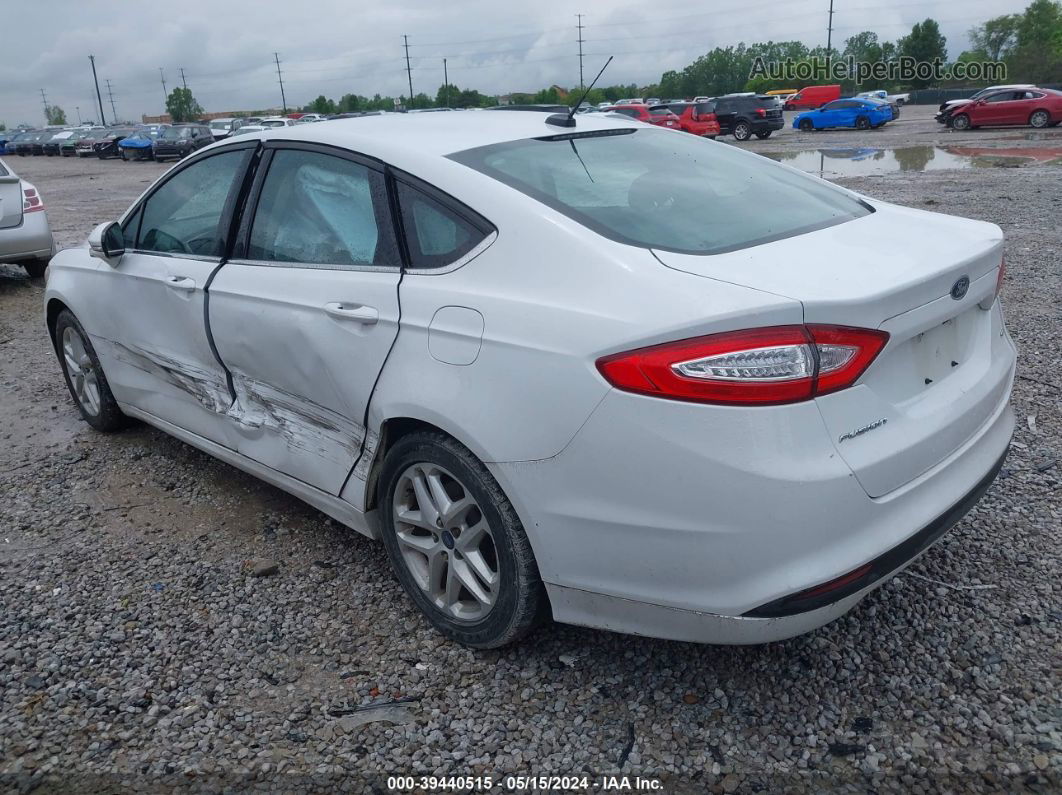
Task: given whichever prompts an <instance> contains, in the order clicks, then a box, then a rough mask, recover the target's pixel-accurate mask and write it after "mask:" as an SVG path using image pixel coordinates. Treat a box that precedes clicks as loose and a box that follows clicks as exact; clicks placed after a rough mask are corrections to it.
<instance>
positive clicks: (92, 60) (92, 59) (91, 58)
mask: <svg viewBox="0 0 1062 795" xmlns="http://www.w3.org/2000/svg"><path fill="white" fill-rule="evenodd" d="M88 59H89V63H90V64H92V82H93V83H95V84H96V101H97V102H98V103H100V124H103V123H104V118H105V117H104V115H103V95H102V94H100V81H99V79H98V78H97V77H96V56H95V55H90V56H89V57H88Z"/></svg>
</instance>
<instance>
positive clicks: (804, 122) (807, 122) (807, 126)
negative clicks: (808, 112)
mask: <svg viewBox="0 0 1062 795" xmlns="http://www.w3.org/2000/svg"><path fill="white" fill-rule="evenodd" d="M799 126H800V130H801V132H811V131H812V130H814V129H815V125H814V124H812V122H811V119H801V120H800V125H799Z"/></svg>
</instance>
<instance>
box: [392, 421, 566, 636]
mask: <svg viewBox="0 0 1062 795" xmlns="http://www.w3.org/2000/svg"><path fill="white" fill-rule="evenodd" d="M379 484H380V485H379V492H378V504H379V506H380V514H381V518H382V519H383V522H382V524H383V541H384V546H385V547H386V548H387V555H388V557H389V558H390V560H391V565H392V566H393V567H394V570H395V573H396V574H397V576H398V580H399V582H401V584H402V587H403V588H404V589H405V590H406V593H407V594H409V596H410V598H411V599H412V600H413V602H414V603H415V604H416V605H417V607H418V608H420V610H421V612H423V613H424V614H425V615H426V616H427V617H428V620H429V621H431V623H432V624H433V625H434V626H435V628H436V629H438V630H439V631H440V632H441V633H443V634H444V635H446V636H447V637H449V638H451V639H453V640H456V641H458V642H459V643H463V644H465V645H467V646H472V647H474V648H479V649H490V648H497V647H499V646H504V645H506V644H508V643H512V642H513V641H515V640H517V639H519V638H521V637H523V636H524V635H526V634H527V633H528V632H530V631H531V629H533V628H534V626H535V625H536V624H537V623H538V621H539V619H540V617H541V616H542V615H543V613H544V612H545V609H546V606H547V602H546V595H545V590H544V588H543V586H542V581H541V578H540V577H539V574H538V566H537V564H536V563H535V558H534V554H533V553H532V551H531V545H530V543H529V542H528V540H527V536H526V534H525V533H524V529H523V526H522V525H521V524H520V519H519V518H518V517H517V515H516V511H515V510H514V509H513V507H512V504H511V503H510V502H509V500H508V498H507V497H506V496H505V494H504V493H503V492H502V490H501V487H499V486H498V483H497V481H495V480H494V478H493V477H492V476H491V474H490V473H489V472H488V471H487V470H486V468H485V467H484V466H483V464H481V463H480V462H479V460H478V459H476V457H475V456H474V455H472V453H471V452H469V451H468V450H467V449H466V448H465V447H463V446H462V445H461V444H459V443H458V442H456V441H454V440H453V439H451V438H449V437H448V436H445V435H443V434H441V433H423V434H413V435H410V436H406V437H404V438H402V439H400V440H399V441H398V442H397V443H396V444H395V446H394V447H392V448H391V450H389V451H388V453H387V457H386V458H385V459H384V464H383V469H382V471H381V474H380V480H379Z"/></svg>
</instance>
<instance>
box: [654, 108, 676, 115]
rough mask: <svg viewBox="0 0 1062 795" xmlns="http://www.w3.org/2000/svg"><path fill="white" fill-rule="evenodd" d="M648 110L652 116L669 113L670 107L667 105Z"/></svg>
mask: <svg viewBox="0 0 1062 795" xmlns="http://www.w3.org/2000/svg"><path fill="white" fill-rule="evenodd" d="M649 112H650V113H651V114H653V115H654V116H667V115H668V114H670V113H671V108H668V107H662V108H650V109H649Z"/></svg>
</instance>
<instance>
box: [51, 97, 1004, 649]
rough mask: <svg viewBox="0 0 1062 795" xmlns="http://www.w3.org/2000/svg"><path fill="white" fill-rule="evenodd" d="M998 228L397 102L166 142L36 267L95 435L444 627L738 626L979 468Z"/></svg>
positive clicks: (601, 125)
mask: <svg viewBox="0 0 1062 795" xmlns="http://www.w3.org/2000/svg"><path fill="white" fill-rule="evenodd" d="M560 118H561V119H563V118H564V117H563V116H561V117H560ZM1002 245H1003V241H1002V234H1001V232H1000V230H999V228H998V227H996V226H994V225H992V224H987V223H983V222H979V221H971V220H965V219H961V218H955V217H952V216H947V215H937V214H934V213H929V212H925V211H922V210H916V209H909V208H905V207H899V206H895V205H890V204H887V203H884V202H878V201H874V200H872V199H868V198H865V197H862V196H859V195H856V194H854V193H851V192H849V191H846V190H843V189H841V188H838V187H835V186H833V185H831V184H829V183H827V182H824V181H822V180H819V179H816V178H814V177H811V176H808V175H806V174H803V173H801V172H799V171H796V170H795V169H791V168H789V167H787V166H784V165H779V164H776V163H774V162H772V161H769V160H767V159H765V158H762V157H760V156H758V155H756V154H752V153H748V152H743V151H741V150H739V149H736V148H734V147H730V146H726V145H723V144H718V143H713V142H709V141H702V140H698V139H696V138H694V137H693V136H688V135H684V134H680V133H675V132H672V131H667V130H662V129H657V128H655V127H652V126H648V125H641V124H636V123H634V122H628V121H624V120H620V119H611V118H600V117H594V116H581V117H579V118H578V120H577V126H558V125H557V117H552V119H547V117H546V116H545V115H544V114H536V113H498V114H491V118H489V119H487V118H483V117H481V116H473V115H470V114H464V113H427V114H416V115H409V116H406V115H388V116H381V117H374V118H361V119H355V120H340V121H335V122H332V123H329V124H322V125H299V126H295V127H284V128H280V129H276V130H268V131H264V132H261V133H257V134H251V135H245V136H237V137H235V138H232V139H229V140H226V141H224V142H220V143H217V144H214V145H212V146H210V147H207V148H206V149H203V150H201V151H200V152H198V153H196V154H195V155H193V156H192V157H190V158H188V159H187V160H185V161H182V162H181V163H180V164H178V165H176V166H174V168H173V169H171V170H170V171H168V172H167V173H166V174H164V175H163V176H162V177H160V178H159V180H158V181H157V182H156V183H155V184H154V185H153V186H152V187H151V188H149V189H148V190H147V191H146V192H145V194H144V195H143V196H141V197H140V199H138V200H137V201H136V202H135V203H134V204H133V206H132V207H131V208H130V209H129V210H128V211H127V212H126V213H125V214H124V215H123V216H122V218H121V219H120V220H119V221H118V222H111V223H109V224H102V225H100V226H99V227H97V228H96V230H95V231H94V232H93V233H92V235H91V236H90V238H89V245H88V247H85V248H79V249H68V250H65V251H62V252H60V253H59V254H58V255H57V256H56V257H55V258H54V259H53V260H52V263H51V267H50V269H49V278H48V283H47V289H46V294H45V314H46V320H47V325H48V330H49V333H50V334H51V335H52V339H53V340H54V342H55V347H56V351H57V354H58V356H59V360H60V363H61V366H62V368H63V371H64V374H65V377H66V379H67V382H68V384H69V386H70V389H71V393H72V395H73V396H74V399H75V401H76V403H77V405H78V407H79V409H80V411H81V413H82V416H83V417H84V418H85V419H86V420H87V421H88V422H89V423H90V424H91V425H93V426H94V427H95V428H98V429H100V430H105V431H108V430H114V429H116V428H118V427H120V426H121V425H122V424H123V422H124V421H125V419H126V418H127V417H135V418H138V419H141V420H144V421H146V422H148V423H151V424H152V425H155V426H157V427H159V428H162V429H163V430H165V431H167V432H168V433H171V434H173V435H174V436H176V437H177V438H179V439H183V440H185V441H186V442H188V443H190V444H192V445H195V446H196V447H199V448H200V449H202V450H205V451H207V452H208V453H210V454H212V455H215V456H217V457H218V458H220V459H222V460H224V461H227V462H229V463H231V464H233V465H235V466H237V467H240V468H241V469H244V470H247V471H249V472H251V473H253V474H255V475H257V476H259V477H261V478H262V479H264V480H266V481H268V482H270V483H273V484H275V485H277V486H279V487H280V488H283V489H286V490H287V491H289V492H291V493H292V494H295V495H297V496H298V497H300V498H302V499H303V500H305V501H307V502H309V503H310V504H312V505H314V506H316V507H318V508H319V509H321V510H322V511H324V512H325V513H327V514H329V515H330V516H332V517H334V518H336V519H337V520H339V521H341V522H343V523H345V524H346V525H348V526H350V527H351V528H353V529H355V530H357V531H359V532H361V533H364V534H366V535H368V536H371V537H373V538H380V539H382V541H383V542H384V544H385V545H386V548H387V552H388V555H389V557H390V559H391V562H392V565H393V566H394V567H395V569H396V572H397V574H398V577H399V579H400V581H401V583H402V585H403V586H404V588H405V589H406V591H407V592H408V593H409V595H410V597H411V598H412V600H413V601H414V602H415V603H416V605H417V606H418V607H419V608H420V609H421V610H422V611H423V612H424V613H425V614H426V615H427V617H428V618H429V619H430V621H431V622H432V623H433V624H434V625H435V626H436V627H437V628H438V629H439V630H440V631H442V632H443V633H445V634H446V635H447V636H449V637H451V638H453V639H456V640H458V641H460V642H462V643H465V644H468V645H471V646H475V647H494V646H499V645H502V644H505V643H507V642H510V641H512V640H514V639H516V638H518V637H520V636H522V635H523V634H525V633H526V632H528V631H529V630H530V629H531V628H532V627H533V626H534V625H535V624H536V622H537V621H539V620H540V619H541V618H543V617H545V616H550V615H552V617H553V618H554V619H556V620H558V621H562V622H568V623H573V624H582V625H587V626H592V627H600V628H603V629H609V630H615V631H620V632H629V633H636V634H641V635H650V636H656V637H661V638H674V639H680V640H689V641H700V642H712V643H758V642H764V641H769V640H776V639H781V638H786V637H789V636H792V635H795V634H799V633H802V632H806V631H808V630H811V629H814V628H816V627H819V626H821V625H823V624H825V623H827V622H829V621H831V620H833V619H835V618H837V617H838V616H840V615H842V614H844V613H845V612H846V611H848V610H849V609H851V608H852V607H853V606H854V605H855V604H856V603H857V602H858V601H859V600H860V599H861V598H862V597H863V596H864V595H865V594H866V593H868V592H869V591H870V590H872V589H873V588H875V587H877V586H879V585H880V584H882V582H884V581H885V580H886V579H887V578H888V577H889V576H891V575H892V574H894V573H896V572H897V571H899V570H900V569H902V568H903V567H904V566H906V565H908V564H909V563H910V562H911V561H912V560H913V559H915V558H916V557H917V556H918V555H919V554H920V553H921V552H923V551H924V550H925V549H926V548H927V547H928V546H929V545H930V544H931V543H933V542H934V541H935V540H937V539H938V538H939V537H940V536H941V535H942V534H943V533H944V532H945V531H947V530H948V529H949V528H951V527H952V525H954V524H955V522H957V521H958V520H959V519H960V518H961V517H962V516H963V514H964V513H965V512H966V511H967V510H968V509H969V508H970V506H971V505H973V503H974V502H976V500H977V499H978V498H979V497H980V496H981V494H982V493H983V492H984V491H985V489H987V488H988V487H989V485H990V484H991V483H992V480H993V478H994V477H995V474H996V472H997V471H998V469H999V467H1000V466H1001V465H1002V461H1003V457H1004V456H1005V454H1006V451H1007V448H1008V445H1009V442H1010V438H1011V434H1012V432H1013V427H1014V416H1013V412H1012V410H1011V408H1010V405H1009V396H1010V391H1011V386H1012V381H1013V377H1014V366H1015V349H1014V346H1013V344H1012V342H1011V340H1010V338H1009V336H1008V335H1007V332H1006V328H1005V326H1004V321H1003V312H1002V308H1001V304H1000V301H999V300H998V293H999V290H1000V286H1001V283H1002V276H1003V263H1002ZM907 593H908V594H909V598H911V599H918V598H920V596H919V593H918V589H911V590H909V591H908V592H907ZM350 609H352V610H371V609H373V608H372V605H351V607H350ZM940 620H944V618H943V617H941V619H940Z"/></svg>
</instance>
